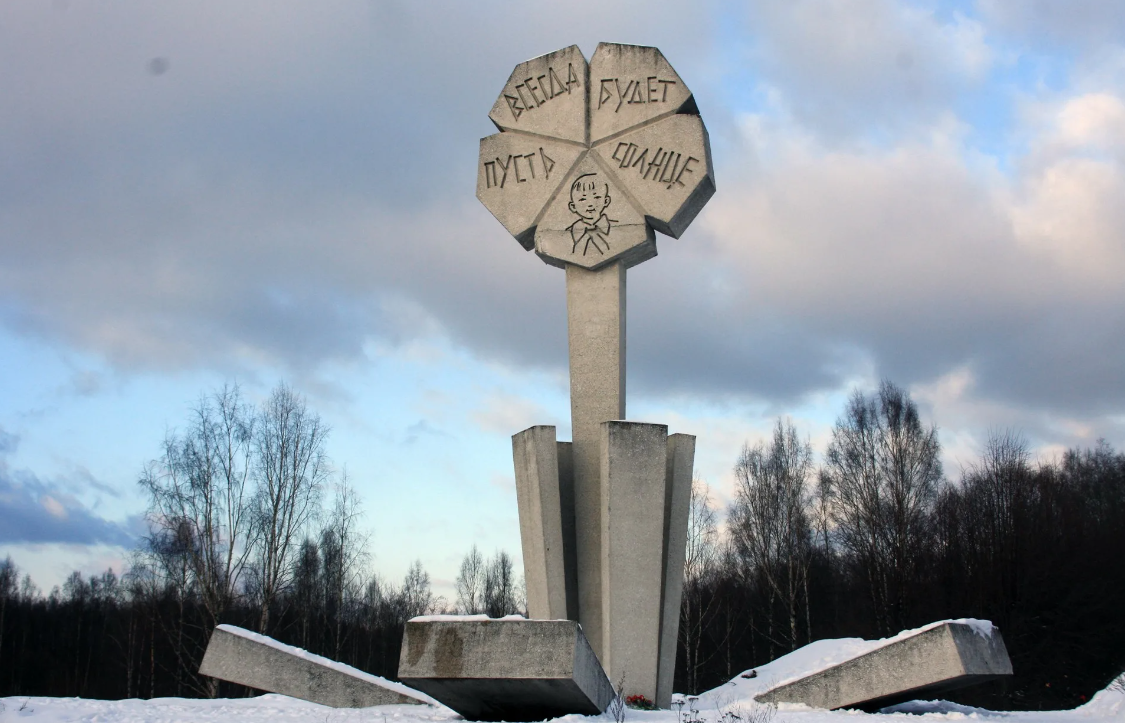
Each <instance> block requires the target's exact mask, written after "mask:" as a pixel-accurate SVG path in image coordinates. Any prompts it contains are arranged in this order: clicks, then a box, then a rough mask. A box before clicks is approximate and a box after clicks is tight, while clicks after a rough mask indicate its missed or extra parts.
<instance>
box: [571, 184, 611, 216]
mask: <svg viewBox="0 0 1125 723" xmlns="http://www.w3.org/2000/svg"><path fill="white" fill-rule="evenodd" d="M608 205H609V185H608V184H607V183H606V182H605V181H603V180H602V179H601V177H600V176H599V175H598V174H597V173H587V174H586V175H584V176H579V177H578V178H577V179H575V181H574V183H573V184H571V186H570V206H569V208H570V210H571V211H572V212H573V213H576V214H578V215H579V216H581V217H582V218H583V219H585V220H586V221H588V222H590V223H594V222H595V221H597V220H598V218H599V217H600V216H601V215H602V211H604V210H605V208H606V206H608Z"/></svg>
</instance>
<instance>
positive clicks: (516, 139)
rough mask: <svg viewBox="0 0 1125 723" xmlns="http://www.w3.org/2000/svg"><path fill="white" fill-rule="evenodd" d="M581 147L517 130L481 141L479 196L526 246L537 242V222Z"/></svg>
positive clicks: (579, 152) (478, 176) (574, 161)
mask: <svg viewBox="0 0 1125 723" xmlns="http://www.w3.org/2000/svg"><path fill="white" fill-rule="evenodd" d="M585 155H586V151H585V150H584V149H583V148H582V147H581V146H575V145H570V144H568V143H562V142H561V141H554V140H551V139H549V138H540V137H538V136H525V135H523V134H519V133H497V134H495V135H491V136H487V137H485V138H481V139H480V164H479V165H478V167H477V198H478V199H479V200H480V202H481V203H483V204H484V205H485V207H486V208H487V209H488V210H489V211H491V212H492V215H493V216H495V217H496V220H497V221H499V222H500V223H502V224H504V228H506V229H507V230H508V233H510V234H512V235H513V236H515V237H516V240H517V241H519V242H520V244H521V245H522V246H523V247H524V248H526V249H531V248H532V247H533V246H534V244H535V235H534V231H535V224H536V222H537V221H538V219H539V217H540V215H541V214H542V212H543V209H544V207H545V206H546V205H547V202H548V201H550V200H551V198H552V197H553V196H554V194H555V192H556V191H557V190H558V188H559V186H560V185H562V182H563V181H564V180H566V178H567V174H568V173H570V171H571V169H573V168H574V164H575V163H576V162H577V161H578V160H579V159H580V158H582V157H584V156H585Z"/></svg>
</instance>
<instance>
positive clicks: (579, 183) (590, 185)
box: [570, 173, 609, 196]
mask: <svg viewBox="0 0 1125 723" xmlns="http://www.w3.org/2000/svg"><path fill="white" fill-rule="evenodd" d="M597 175H598V174H597V173H584V174H582V175H581V176H579V177H578V178H576V179H574V183H572V184H570V192H571V193H574V192H575V191H593V190H595V189H596V188H597V187H598V182H597V181H595V180H593V179H594V178H596V177H597ZM585 178H589V179H591V180H589V181H584V180H583V179H585ZM604 185H605V192H606V195H607V196H608V195H609V184H608V183H606V184H604Z"/></svg>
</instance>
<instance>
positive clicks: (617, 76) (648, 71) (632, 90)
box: [590, 43, 695, 144]
mask: <svg viewBox="0 0 1125 723" xmlns="http://www.w3.org/2000/svg"><path fill="white" fill-rule="evenodd" d="M694 110H695V102H694V100H692V95H691V91H690V90H688V87H687V85H685V84H684V81H683V79H681V78H680V76H679V75H678V74H677V73H676V71H675V70H673V69H672V66H671V64H669V63H668V61H667V60H665V59H664V55H663V54H662V53H661V52H660V51H659V50H657V49H656V48H651V47H648V46H645V45H621V44H619V43H600V44H599V45H598V47H597V49H596V50H595V51H594V55H593V57H591V58H590V142H591V143H594V144H596V143H598V142H599V141H603V140H605V139H607V138H611V137H613V136H614V134H616V133H620V132H621V131H623V130H626V129H628V128H633V127H635V126H637V125H640V124H642V123H652V122H653V121H655V120H657V119H659V118H662V117H664V116H669V115H672V114H675V113H684V112H694Z"/></svg>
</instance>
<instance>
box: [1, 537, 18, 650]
mask: <svg viewBox="0 0 1125 723" xmlns="http://www.w3.org/2000/svg"><path fill="white" fill-rule="evenodd" d="M19 577H20V570H19V568H18V567H16V564H15V563H14V562H12V557H11V555H9V556H8V557H7V558H5V559H4V561H3V562H0V660H3V659H4V613H5V612H6V611H7V609H8V601H9V600H13V601H18V600H19Z"/></svg>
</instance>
